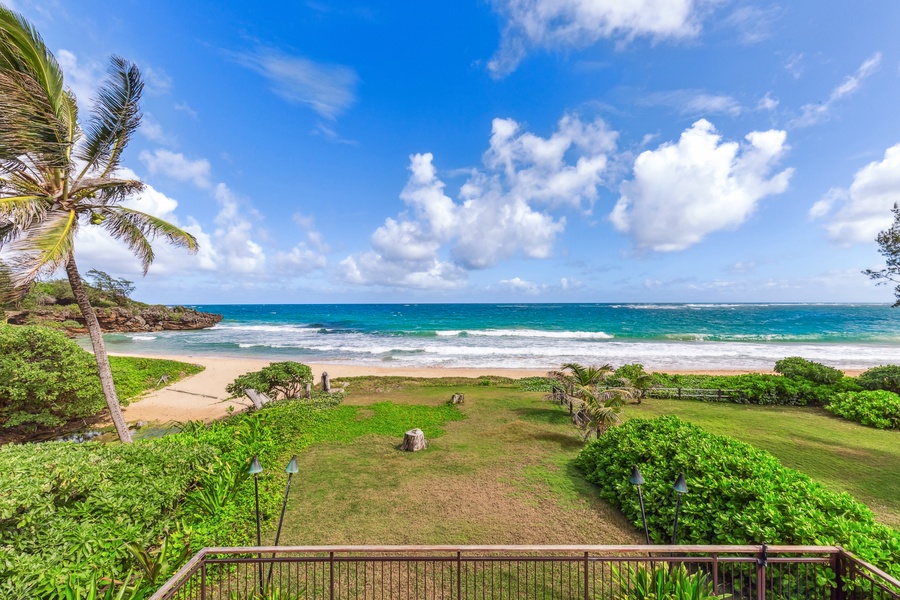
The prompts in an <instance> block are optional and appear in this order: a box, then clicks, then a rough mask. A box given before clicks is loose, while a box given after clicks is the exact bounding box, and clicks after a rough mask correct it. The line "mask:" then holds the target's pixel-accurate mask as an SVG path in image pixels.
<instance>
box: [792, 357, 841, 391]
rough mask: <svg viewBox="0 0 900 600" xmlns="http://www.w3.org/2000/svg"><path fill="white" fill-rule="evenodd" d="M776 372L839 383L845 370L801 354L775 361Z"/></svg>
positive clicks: (794, 377)
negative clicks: (802, 356)
mask: <svg viewBox="0 0 900 600" xmlns="http://www.w3.org/2000/svg"><path fill="white" fill-rule="evenodd" d="M775 372H776V373H781V374H782V375H784V376H785V377H790V378H791V379H805V380H807V381H811V382H813V383H823V384H831V383H837V382H838V381H840V380H841V379H842V378H843V377H844V372H843V371H840V370H838V369H835V368H833V367H826V366H825V365H823V364H821V363H817V362H813V361H811V360H806V359H805V358H800V357H799V356H788V357H787V358H782V359H781V360H779V361H778V362H776V363H775Z"/></svg>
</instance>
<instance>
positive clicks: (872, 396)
mask: <svg viewBox="0 0 900 600" xmlns="http://www.w3.org/2000/svg"><path fill="white" fill-rule="evenodd" d="M825 410H827V411H830V412H832V413H834V414H836V415H837V416H839V417H843V418H845V419H849V420H851V421H856V422H858V423H862V424H863V425H868V426H870V427H877V428H878V429H900V396H898V395H897V394H895V393H894V392H888V391H885V390H874V391H866V392H846V393H843V394H838V395H837V396H835V398H834V399H833V400H832V401H831V403H830V404H829V405H828V406H826V407H825Z"/></svg>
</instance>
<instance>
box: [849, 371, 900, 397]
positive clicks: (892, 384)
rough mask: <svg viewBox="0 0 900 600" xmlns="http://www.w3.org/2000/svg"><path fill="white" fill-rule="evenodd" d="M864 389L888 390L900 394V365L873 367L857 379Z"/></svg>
mask: <svg viewBox="0 0 900 600" xmlns="http://www.w3.org/2000/svg"><path fill="white" fill-rule="evenodd" d="M856 382H857V383H858V384H859V385H860V387H862V388H863V389H867V390H887V391H889V392H894V393H895V394H900V365H883V366H880V367H872V368H871V369H869V370H868V371H865V372H864V373H862V374H861V375H860V376H859V377H857V378H856Z"/></svg>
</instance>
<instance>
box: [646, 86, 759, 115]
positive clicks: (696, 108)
mask: <svg viewBox="0 0 900 600" xmlns="http://www.w3.org/2000/svg"><path fill="white" fill-rule="evenodd" d="M639 102H640V103H641V104H644V105H647V106H670V107H672V108H674V109H675V110H677V111H678V112H679V113H681V114H682V115H688V116H693V117H701V116H705V115H710V114H726V115H731V116H733V117H736V116H738V115H740V114H741V111H742V107H741V103H740V102H738V101H737V100H736V99H735V98H733V97H731V96H726V95H723V94H708V93H706V92H704V91H701V90H673V91H670V92H655V93H653V94H649V95H647V96H645V97H644V98H641V99H640V101H639Z"/></svg>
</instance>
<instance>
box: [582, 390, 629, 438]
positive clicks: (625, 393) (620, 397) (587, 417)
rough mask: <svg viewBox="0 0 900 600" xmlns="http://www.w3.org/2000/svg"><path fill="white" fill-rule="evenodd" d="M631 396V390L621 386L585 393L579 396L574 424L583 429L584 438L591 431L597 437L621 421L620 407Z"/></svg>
mask: <svg viewBox="0 0 900 600" xmlns="http://www.w3.org/2000/svg"><path fill="white" fill-rule="evenodd" d="M633 398H634V395H633V392H632V391H631V390H629V389H621V388H620V389H608V390H603V391H601V392H598V393H596V394H586V395H584V396H582V397H581V398H580V402H581V405H580V408H579V410H578V412H577V413H576V418H575V419H574V420H575V424H576V425H578V426H579V427H581V428H582V429H583V430H584V438H585V439H587V438H588V436H590V435H591V432H592V431H593V432H595V433H596V434H597V438H598V439H599V437H600V436H601V435H603V432H605V431H606V430H607V429H609V428H610V427H612V426H613V425H618V424H619V423H621V422H622V407H623V406H625V404H627V403H628V401H629V400H632V399H633Z"/></svg>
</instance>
